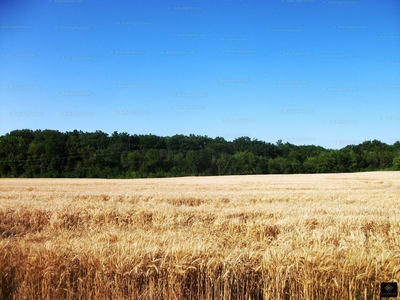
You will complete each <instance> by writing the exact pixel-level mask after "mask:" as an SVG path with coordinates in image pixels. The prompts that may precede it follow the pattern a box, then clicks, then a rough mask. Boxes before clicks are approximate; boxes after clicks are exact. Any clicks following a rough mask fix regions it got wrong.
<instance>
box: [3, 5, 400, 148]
mask: <svg viewBox="0 0 400 300" xmlns="http://www.w3.org/2000/svg"><path fill="white" fill-rule="evenodd" d="M24 128H28V129H33V130H35V129H56V130H59V131H62V132H65V131H72V130H74V129H78V130H82V131H89V132H93V131H96V130H101V131H104V132H107V133H109V134H111V133H112V132H114V131H118V132H127V133H130V134H149V133H152V134H156V135H159V136H172V135H175V134H185V135H188V134H196V135H207V136H209V137H213V138H214V137H216V136H222V137H224V138H226V139H227V140H233V139H235V138H237V137H240V136H249V137H250V138H252V139H253V138H254V139H258V140H263V141H266V142H272V143H275V142H276V141H277V140H279V139H281V140H282V141H283V142H290V143H293V144H296V145H303V144H315V145H321V146H323V147H325V148H334V149H339V148H342V147H344V146H346V145H348V144H358V143H361V142H363V141H365V140H373V139H378V140H381V141H382V142H386V143H389V144H393V143H394V142H395V141H398V140H400V1H399V0H379V1H378V0H357V1H355V0H202V1H196V0H191V1H183V0H181V1H178V0H177V1H170V0H163V1H151V0H147V1H138V0H132V1H127V0H113V1H111V0H107V1H106V0H104V1H101V0H96V1H94V0H41V1H38V0H29V1H24V0H18V1H11V0H1V1H0V135H4V134H6V133H8V132H10V131H12V130H15V129H24Z"/></svg>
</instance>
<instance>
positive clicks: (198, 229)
mask: <svg viewBox="0 0 400 300" xmlns="http://www.w3.org/2000/svg"><path fill="white" fill-rule="evenodd" d="M0 201H1V202H0V284H1V287H0V299H285V300H286V299H296V300H297V299H298V300H301V299H318V300H320V299H340V300H341V299H379V290H378V288H379V283H380V282H382V281H397V282H398V281H399V279H400V241H399V238H398V237H399V236H400V173H399V172H373V173H355V174H318V175H263V176H261V175H260V176H258V175H257V176H223V177H196V178H195V177H187V178H168V179H135V180H98V179H1V180H0Z"/></svg>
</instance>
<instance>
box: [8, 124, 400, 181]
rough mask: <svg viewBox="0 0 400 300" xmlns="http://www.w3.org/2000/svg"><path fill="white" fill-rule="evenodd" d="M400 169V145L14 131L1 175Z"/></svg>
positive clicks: (124, 175)
mask: <svg viewBox="0 0 400 300" xmlns="http://www.w3.org/2000/svg"><path fill="white" fill-rule="evenodd" d="M377 170H400V142H399V141H397V142H395V143H394V144H393V145H388V144H386V143H383V142H380V141H378V140H373V141H365V142H363V143H361V144H359V145H348V146H346V147H344V148H342V149H339V150H333V149H325V148H323V147H321V146H315V145H302V146H298V145H293V144H291V143H288V142H287V143H283V142H282V141H281V140H279V141H277V142H276V143H275V144H273V143H268V142H264V141H260V140H257V139H250V138H249V137H239V138H236V139H235V140H233V141H226V140H225V139H224V138H222V137H216V138H210V137H207V136H200V135H193V134H191V135H189V136H187V135H182V134H177V135H174V136H166V137H162V136H157V135H153V134H145V135H136V134H133V135H131V134H128V133H125V132H123V133H118V132H116V131H115V132H114V133H112V134H111V135H109V134H107V133H104V132H102V131H96V132H82V131H78V130H74V131H71V132H59V131H57V130H35V131H33V130H29V129H23V130H14V131H11V132H10V133H7V134H5V135H3V136H0V176H1V177H46V178H59V177H70V178H148V177H177V176H210V175H239V174H298V173H337V172H362V171H377Z"/></svg>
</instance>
